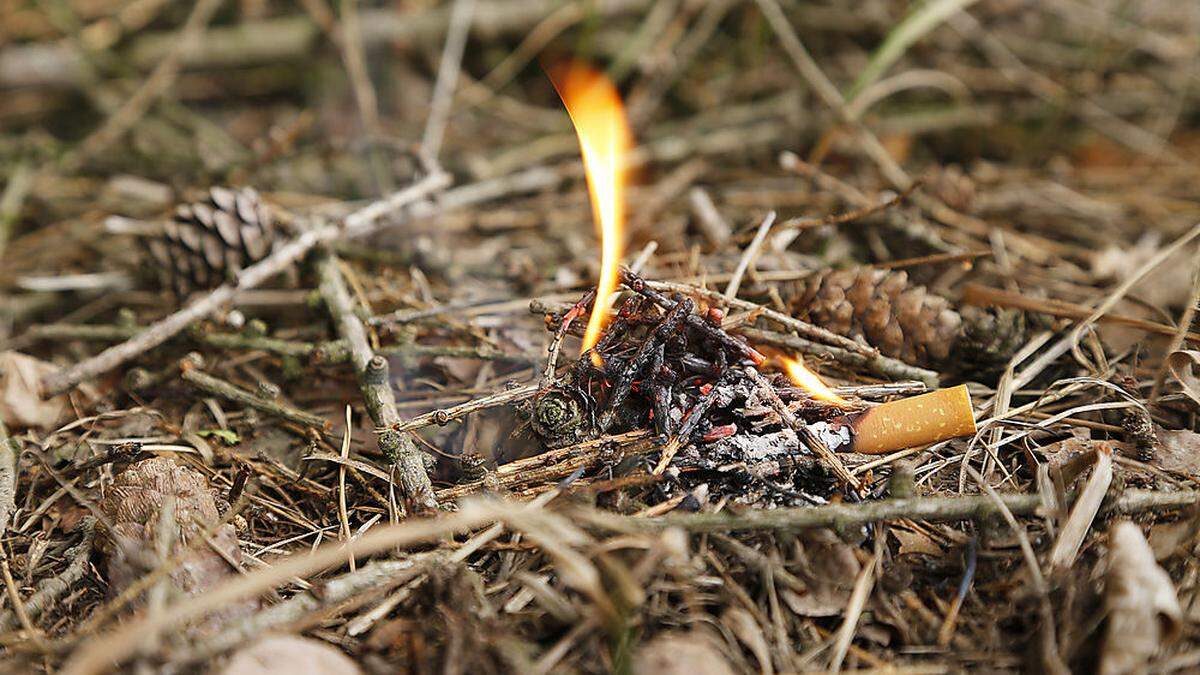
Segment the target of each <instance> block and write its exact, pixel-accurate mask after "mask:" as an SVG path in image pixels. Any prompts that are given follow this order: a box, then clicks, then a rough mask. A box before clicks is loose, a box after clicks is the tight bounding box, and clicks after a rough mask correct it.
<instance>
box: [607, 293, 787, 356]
mask: <svg viewBox="0 0 1200 675" xmlns="http://www.w3.org/2000/svg"><path fill="white" fill-rule="evenodd" d="M621 283H622V284H623V285H625V286H626V287H627V288H629V290H631V291H633V292H635V293H639V294H641V295H643V296H645V297H647V298H649V299H650V301H651V302H653V303H654V304H656V305H658V306H659V307H661V308H663V309H667V310H669V309H671V308H672V307H674V306H675V302H673V301H672V300H671V299H670V298H668V297H667V296H665V295H663V294H662V293H660V292H659V291H658V290H656V289H655V288H653V287H652V284H650V283H649V282H647V281H646V280H645V279H643V278H641V277H640V276H638V275H636V274H634V273H633V272H630V271H629V270H622V271H621ZM671 290H676V289H671ZM689 290H691V289H690V287H689ZM685 320H686V321H687V325H688V326H689V327H690V328H694V329H696V330H697V331H698V332H700V333H701V334H703V335H705V336H706V337H708V338H710V339H712V340H713V341H714V342H717V343H718V344H720V345H722V346H724V347H726V348H729V349H731V350H733V351H734V352H736V353H738V354H740V355H741V356H742V357H744V358H748V359H750V360H751V361H753V362H754V364H755V365H759V366H760V365H762V364H763V363H765V362H766V360H767V357H765V356H763V355H762V353H760V352H759V351H758V350H756V349H754V348H753V347H751V346H750V345H748V344H746V343H745V342H742V341H741V340H738V339H737V338H735V337H733V336H732V335H730V334H729V333H726V332H725V331H724V330H723V329H722V328H721V327H720V326H716V325H713V324H712V323H711V322H709V321H707V320H706V319H705V318H704V317H702V316H700V315H698V314H688V315H687V318H686V319H685Z"/></svg>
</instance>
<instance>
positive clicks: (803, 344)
mask: <svg viewBox="0 0 1200 675" xmlns="http://www.w3.org/2000/svg"><path fill="white" fill-rule="evenodd" d="M734 330H736V331H737V332H738V333H740V334H741V335H744V336H746V337H747V338H748V339H749V340H750V341H751V342H754V343H755V344H763V345H772V346H775V347H783V348H786V349H790V350H794V351H799V352H803V353H805V354H811V355H813V356H818V357H828V358H830V359H833V360H834V361H837V362H838V363H840V364H842V365H845V366H849V367H852V368H864V369H866V370H868V371H870V372H872V373H875V374H877V375H884V376H887V377H891V378H895V379H910V380H919V381H920V382H922V383H924V384H925V385H926V386H928V387H936V386H937V385H938V377H939V376H938V374H937V373H936V372H934V371H932V370H926V369H925V368H918V367H916V366H910V365H908V364H907V363H905V362H903V361H900V360H898V359H893V358H890V357H887V356H884V355H882V354H876V355H874V356H864V355H863V354H860V353H857V352H851V351H848V350H845V349H842V348H840V347H831V346H829V345H824V344H820V343H818V342H813V341H812V340H805V339H804V338H802V337H797V336H795V335H788V334H786V333H777V332H775V331H769V330H760V329H758V328H736V329H734Z"/></svg>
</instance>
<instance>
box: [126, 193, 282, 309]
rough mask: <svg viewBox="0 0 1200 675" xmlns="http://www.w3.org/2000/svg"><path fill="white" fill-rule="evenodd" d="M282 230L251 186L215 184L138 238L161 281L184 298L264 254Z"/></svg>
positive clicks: (233, 272)
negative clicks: (205, 195) (155, 231)
mask: <svg viewBox="0 0 1200 675" xmlns="http://www.w3.org/2000/svg"><path fill="white" fill-rule="evenodd" d="M280 234H281V233H280V232H279V227H278V226H277V224H276V223H275V220H274V218H273V217H272V215H271V211H270V209H269V208H267V206H266V205H265V204H264V203H263V202H262V200H261V199H260V198H259V196H258V193H257V192H255V191H254V190H253V189H252V188H242V189H240V190H237V191H234V190H231V189H229V188H223V187H213V188H211V189H210V190H209V192H208V198H207V199H206V200H204V201H197V202H194V203H192V204H182V205H180V206H179V207H177V208H176V210H175V217H174V218H173V219H171V220H170V221H169V222H167V223H166V224H165V225H164V226H163V229H162V232H161V233H159V234H157V235H156V236H151V237H145V238H143V239H142V241H143V243H144V245H145V249H146V252H147V253H148V254H149V257H150V260H151V261H152V263H153V264H154V266H155V272H157V274H158V277H159V280H160V281H161V283H162V285H163V286H164V287H166V288H170V289H171V290H172V291H174V292H175V294H176V295H178V296H179V297H181V298H182V297H184V296H186V295H188V294H189V293H192V292H193V291H196V290H202V289H207V288H214V287H216V286H219V285H221V284H222V283H224V282H225V281H226V280H228V279H231V278H232V277H233V276H234V275H235V274H237V273H238V272H239V271H241V270H242V269H243V268H245V267H248V266H250V265H252V264H254V263H256V262H258V261H259V260H262V259H263V258H265V257H267V255H269V254H270V253H271V251H272V250H273V249H274V248H275V246H276V244H277V243H279V242H280V241H281V239H282V237H281V236H280Z"/></svg>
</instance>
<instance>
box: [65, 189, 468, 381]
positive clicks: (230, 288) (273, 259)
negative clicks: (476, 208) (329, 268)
mask: <svg viewBox="0 0 1200 675" xmlns="http://www.w3.org/2000/svg"><path fill="white" fill-rule="evenodd" d="M449 180H450V179H449V177H447V176H446V175H444V174H434V175H430V176H427V177H426V178H424V179H422V180H421V181H419V182H417V183H415V184H414V185H411V186H409V187H407V188H405V189H403V190H400V191H399V192H396V193H395V194H393V195H391V196H390V197H388V198H386V199H383V200H381V201H378V202H375V203H372V204H370V205H368V206H366V207H364V208H362V209H359V210H358V211H355V212H354V213H352V214H350V215H349V216H347V217H346V218H345V219H344V220H343V221H342V222H341V223H339V224H334V225H325V226H323V227H319V228H315V229H312V230H308V231H306V232H304V233H302V234H300V235H299V236H298V237H296V238H295V239H294V240H292V242H291V243H289V244H287V245H286V246H284V247H282V248H280V249H279V250H278V251H276V252H274V253H272V254H271V255H269V256H267V257H266V258H264V259H262V260H261V261H259V262H257V263H255V264H253V265H251V266H249V267H247V268H246V269H244V270H242V271H241V272H239V273H238V275H237V279H236V280H235V281H233V282H231V283H227V284H223V285H221V286H218V287H217V288H216V289H214V290H213V291H212V292H210V293H208V294H207V295H205V296H203V297H201V298H200V299H198V300H195V301H193V302H191V303H189V304H188V305H187V306H185V307H184V308H183V309H180V310H179V311H177V312H175V313H174V314H171V315H170V316H168V317H166V318H165V319H163V320H161V321H159V322H158V323H155V324H153V325H152V326H150V327H148V328H146V330H144V331H142V332H141V333H138V335H137V337H134V338H131V339H129V340H127V341H126V342H122V343H121V344H119V345H114V346H112V347H109V348H108V349H105V350H104V351H102V352H100V353H99V354H97V355H95V356H93V357H91V358H89V359H86V360H84V361H81V362H79V363H77V364H75V365H74V366H71V367H70V368H68V369H67V370H65V371H62V372H58V373H53V374H51V375H49V376H47V377H46V378H45V379H44V380H43V381H42V387H43V389H44V390H45V392H46V394H47V395H49V396H53V395H56V394H61V393H63V392H65V391H67V390H68V389H70V388H72V387H74V386H75V385H77V384H79V383H80V382H83V381H84V380H88V379H91V378H93V377H95V376H97V375H99V374H101V373H103V372H105V371H107V370H110V369H112V368H116V367H117V366H119V365H121V364H123V363H125V362H126V361H128V360H129V359H131V358H133V357H135V356H138V355H140V354H142V353H143V352H145V351H147V350H149V349H153V348H155V347H157V346H158V345H161V344H162V343H164V342H166V341H167V340H169V339H171V338H172V337H174V336H175V335H176V334H178V333H179V332H180V331H182V330H183V329H184V328H186V327H187V326H188V325H189V324H191V323H192V322H194V321H198V320H200V319H203V318H204V317H206V316H208V315H209V314H212V313H213V312H215V311H216V310H217V309H218V308H220V307H221V306H222V305H225V304H226V303H228V302H229V301H231V300H232V299H233V297H234V295H236V294H237V292H238V291H241V290H245V289H248V288H254V287H256V286H258V285H259V284H261V283H263V282H264V281H266V280H267V279H270V278H271V277H273V276H275V275H276V274H279V273H280V272H282V271H284V270H285V269H287V268H288V267H291V265H292V264H293V263H295V262H296V261H298V260H300V259H301V258H303V257H304V256H305V255H307V254H308V252H309V251H310V250H311V249H312V248H313V247H314V246H316V245H317V244H320V243H324V242H329V241H333V240H334V239H337V238H339V237H343V236H362V235H365V234H369V233H370V232H372V231H374V230H376V229H378V227H380V225H381V223H382V222H383V221H384V220H388V221H392V222H394V220H395V219H396V218H397V217H401V216H400V212H401V211H402V210H404V209H405V208H406V207H408V206H410V205H412V204H414V203H416V202H419V201H421V200H423V199H425V198H426V197H427V196H429V195H430V194H431V193H433V192H435V191H437V190H440V189H442V188H443V187H445V186H446V185H447V184H448V183H449Z"/></svg>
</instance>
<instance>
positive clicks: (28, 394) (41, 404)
mask: <svg viewBox="0 0 1200 675" xmlns="http://www.w3.org/2000/svg"><path fill="white" fill-rule="evenodd" d="M57 370H58V369H57V368H55V367H54V366H53V365H51V364H49V363H46V362H45V361H39V360H38V359H35V358H33V357H32V356H28V355H25V354H22V353H20V352H14V351H7V352H0V419H3V420H4V424H5V425H6V426H8V427H9V428H10V429H26V428H29V427H34V428H37V429H43V430H45V429H54V428H55V427H57V426H58V424H59V422H60V421H61V420H62V419H63V418H64V417H65V416H66V414H67V411H68V410H70V407H71V406H70V401H69V400H68V399H67V397H66V395H65V394H63V395H59V396H55V397H53V398H50V399H44V398H43V397H42V378H43V377H45V376H46V375H48V374H50V373H53V372H55V371H57Z"/></svg>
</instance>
